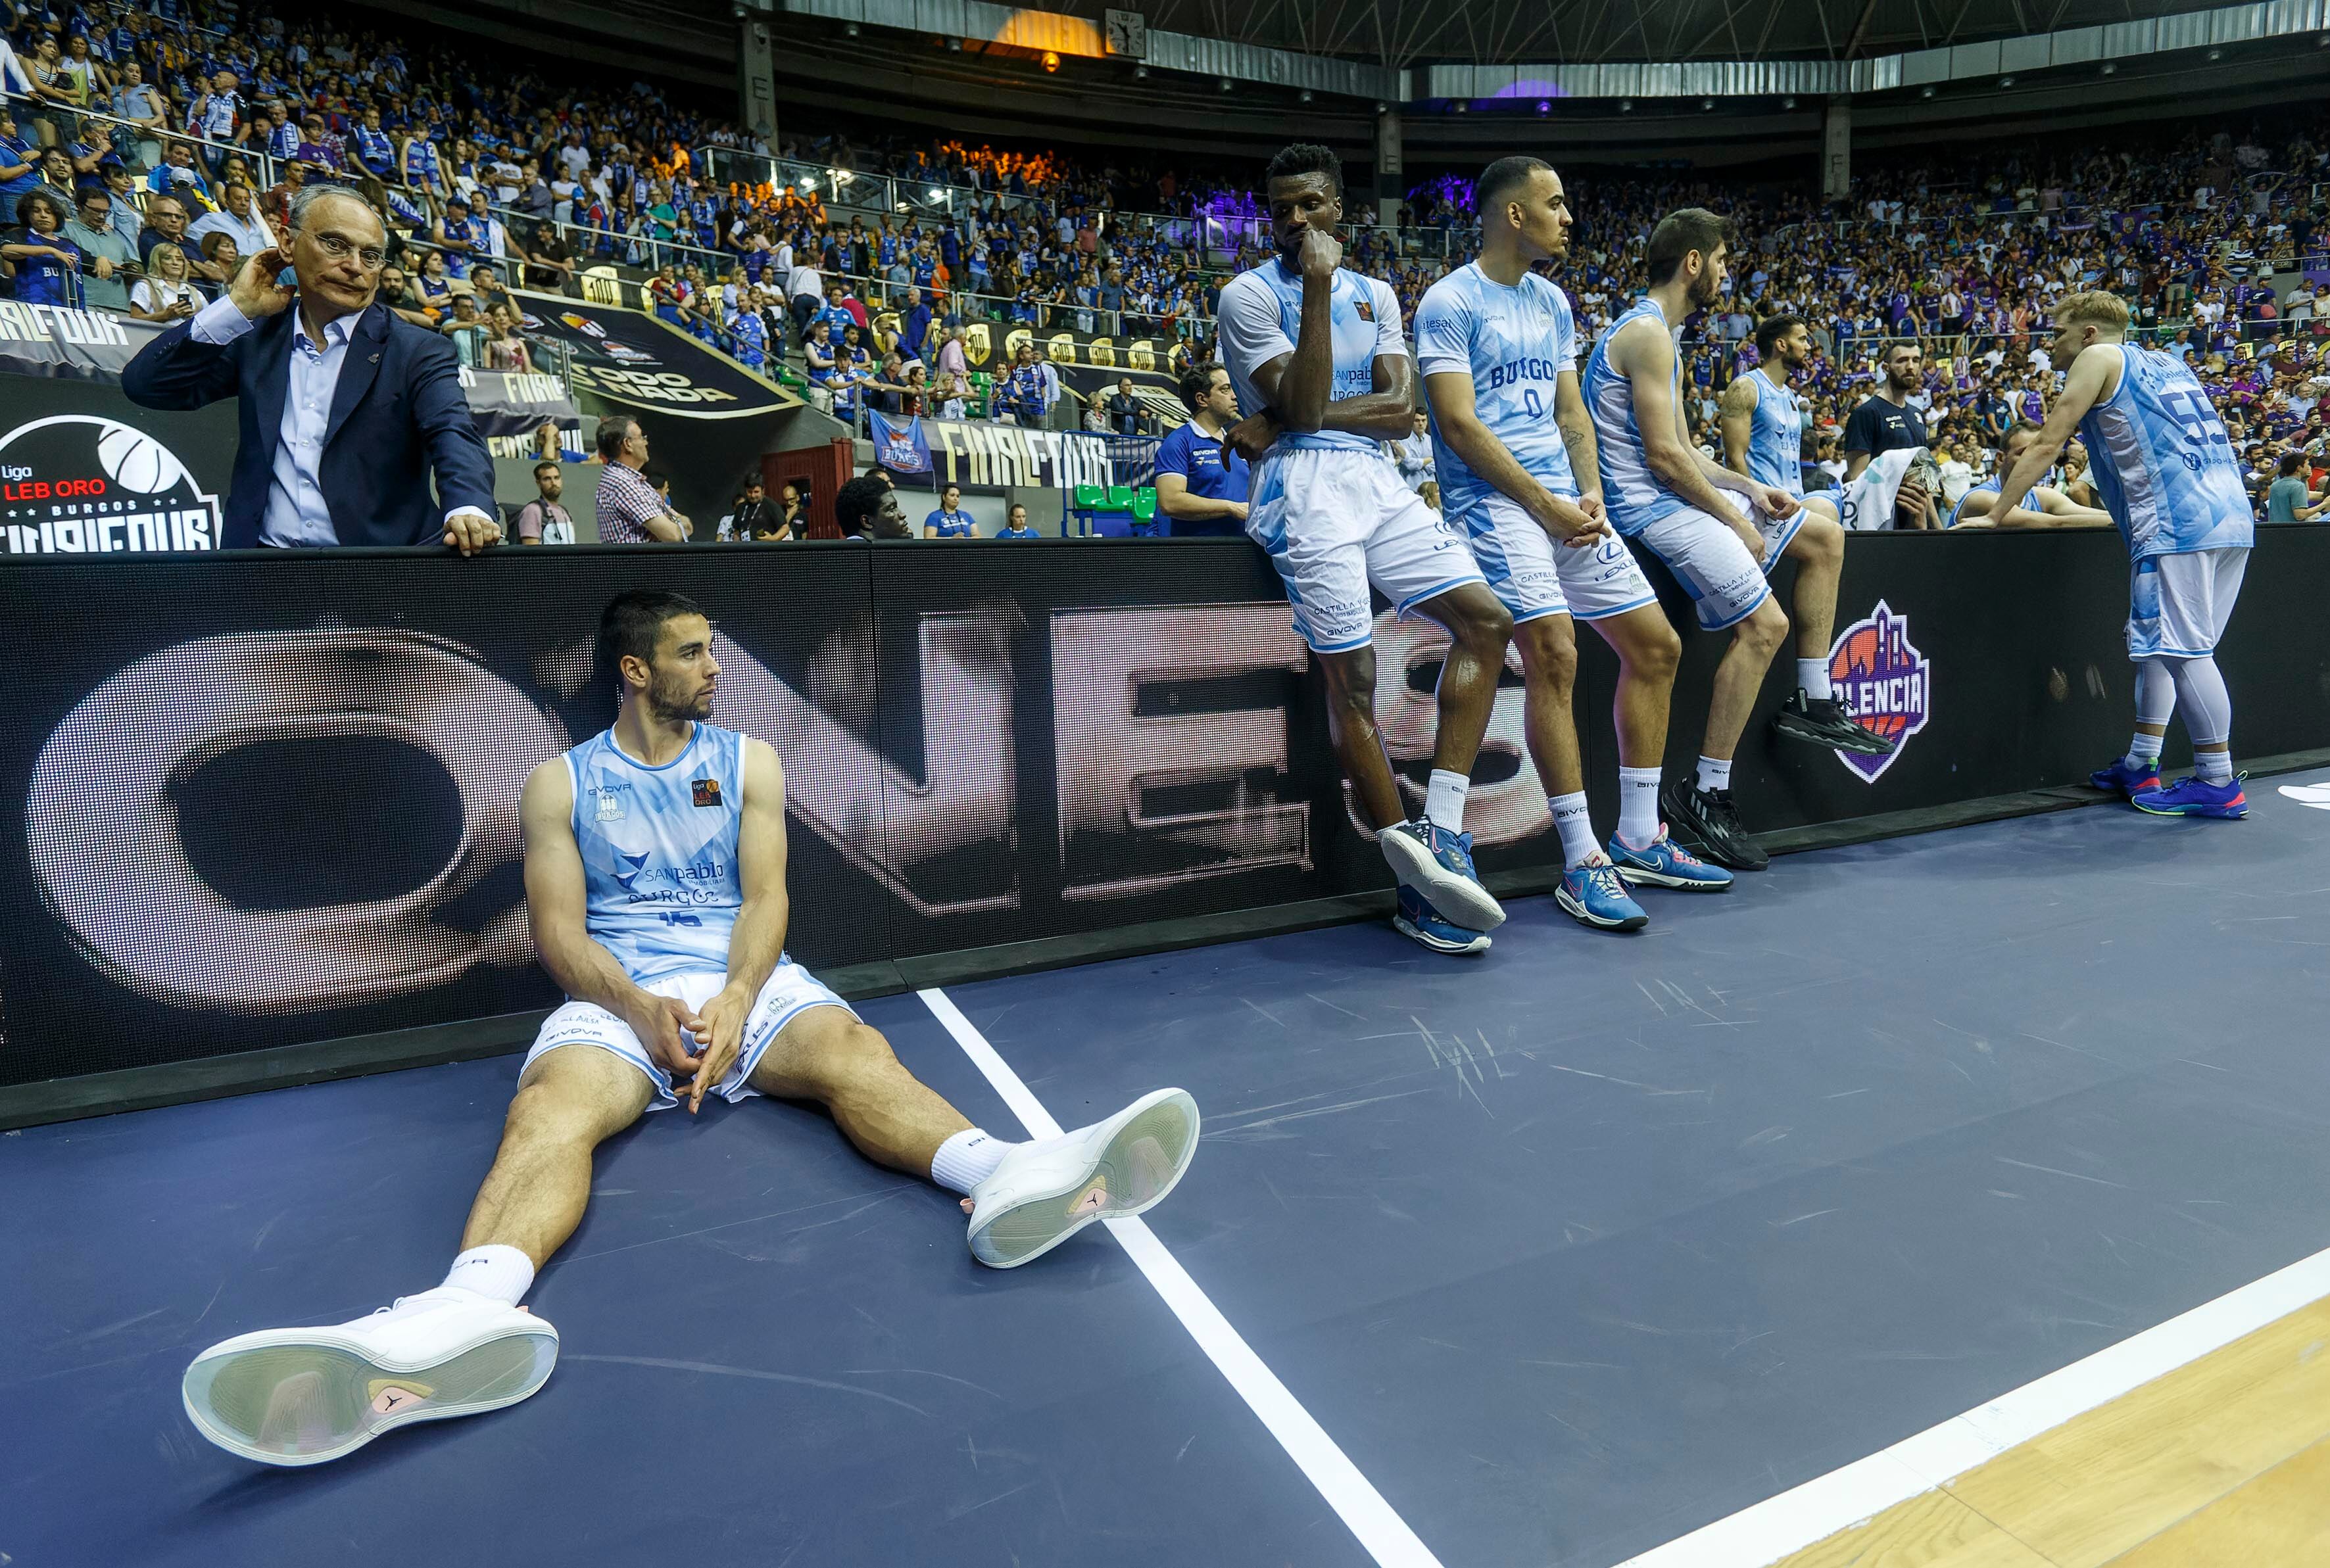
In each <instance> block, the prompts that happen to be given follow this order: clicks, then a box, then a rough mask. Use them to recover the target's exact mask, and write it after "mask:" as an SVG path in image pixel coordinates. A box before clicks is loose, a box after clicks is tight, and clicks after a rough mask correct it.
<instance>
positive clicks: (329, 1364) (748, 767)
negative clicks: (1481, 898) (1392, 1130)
mask: <svg viewBox="0 0 2330 1568" xmlns="http://www.w3.org/2000/svg"><path fill="white" fill-rule="evenodd" d="M712 641H713V636H712V623H711V622H710V621H708V620H706V619H705V618H704V613H703V611H702V610H700V609H697V608H696V606H695V605H694V604H693V603H691V602H690V601H688V600H686V599H684V598H682V597H681V596H680V595H678V594H676V593H662V592H654V591H635V592H631V593H626V594H622V595H620V597H618V598H617V599H616V600H614V601H613V602H612V603H611V604H610V605H608V606H607V608H606V610H605V613H604V614H603V615H602V616H601V618H600V622H599V652H600V655H601V661H602V663H603V664H605V665H607V666H612V669H613V672H614V673H615V674H616V675H617V676H618V678H619V679H620V684H621V687H622V692H623V700H622V707H621V711H620V713H618V714H617V715H616V718H615V723H614V724H613V726H612V727H611V728H610V729H608V730H607V731H606V732H603V733H601V734H599V735H595V736H593V737H592V738H591V739H590V740H588V741H584V742H582V744H581V745H580V746H577V747H575V748H574V749H573V751H568V752H567V753H566V754H565V755H564V756H562V757H554V758H552V759H551V760H549V761H547V762H545V763H543V764H542V765H541V766H540V767H538V768H536V769H535V770H534V772H533V773H532V774H531V775H530V776H529V777H528V778H527V779H526V790H525V793H524V795H523V796H522V798H520V801H519V807H518V811H519V816H520V819H521V820H522V821H523V823H524V824H525V828H526V915H527V920H528V923H529V924H530V926H531V927H532V930H533V933H534V941H535V948H536V949H537V950H538V951H539V952H540V953H541V956H542V966H543V968H545V969H547V970H549V971H550V975H551V978H553V979H554V980H556V981H557V982H558V983H559V985H560V986H561V987H563V988H564V990H565V992H566V995H567V998H568V999H567V1002H566V1005H565V1006H563V1007H560V1008H558V1009H557V1010H556V1011H555V1012H554V1013H552V1014H551V1015H550V1016H549V1017H548V1018H547V1019H545V1021H544V1023H543V1025H542V1029H541V1033H540V1034H538V1035H536V1037H535V1044H534V1049H533V1050H532V1051H531V1052H529V1053H527V1054H526V1065H525V1066H524V1067H523V1068H522V1069H521V1070H520V1071H519V1073H518V1080H517V1094H516V1098H515V1099H514V1100H512V1101H511V1102H510V1108H509V1113H508V1116H507V1119H506V1120H505V1121H504V1122H503V1125H502V1138H501V1148H500V1150H499V1151H498V1152H497V1154H496V1155H495V1157H494V1165H493V1169H492V1170H491V1171H489V1172H488V1174H487V1176H486V1180H485V1185H483V1186H481V1187H480V1188H479V1189H478V1197H477V1202H476V1204H474V1205H473V1206H472V1207H471V1209H470V1210H469V1226H468V1228H467V1229H466V1230H465V1231H464V1232H463V1233H462V1239H461V1251H460V1253H459V1255H458V1256H457V1257H455V1258H454V1260H453V1265H452V1268H451V1270H450V1271H449V1272H448V1273H447V1275H446V1277H445V1281H444V1283H443V1284H441V1285H439V1286H438V1287H436V1288H435V1289H429V1290H423V1291H421V1292H420V1293H419V1294H417V1295H412V1296H407V1297H404V1298H403V1299H400V1300H398V1301H397V1302H396V1303H395V1304H394V1305H393V1306H390V1307H384V1308H381V1309H380V1310H379V1311H378V1312H375V1313H374V1314H373V1315H372V1316H371V1317H369V1318H356V1319H355V1321H353V1322H349V1323H342V1324H336V1325H332V1326H328V1327H313V1328H268V1329H261V1330H260V1331H259V1332H257V1333H254V1334H244V1335H240V1336H238V1337H235V1338H232V1339H229V1340H226V1341H224V1342H223V1343H222V1344H218V1345H213V1346H211V1347H210V1348H209V1349H208V1350H205V1351H204V1352H203V1353H202V1355H199V1356H196V1357H195V1358H194V1365H192V1366H190V1367H188V1368H187V1370H186V1374H185V1383H184V1393H183V1397H184V1401H185V1409H186V1413H187V1414H188V1415H189V1416H190V1417H192V1418H193V1420H194V1425H195V1427H196V1428H197V1429H198V1430H199V1431H201V1432H202V1434H203V1435H204V1437H206V1438H208V1439H210V1440H212V1441H213V1442H214V1443H216V1444H218V1445H219V1446H220V1447H221V1448H223V1449H226V1450H230V1451H231V1452H233V1453H237V1454H241V1455H242V1456H243V1457H244V1458H245V1459H256V1460H259V1461H260V1463H262V1464H275V1465H312V1464H318V1463H321V1462H322V1461H324V1460H326V1459H337V1458H338V1457H340V1456H341V1455H342V1454H346V1453H348V1452H350V1451H352V1450H355V1449H357V1448H359V1447H361V1446H363V1445H364V1444H365V1443H366V1442H369V1441H370V1440H372V1439H373V1438H374V1437H377V1436H378V1435H380V1434H381V1433H382V1432H384V1431H391V1430H393V1429H394V1428H396V1427H400V1426H404V1425H407V1424H409V1423H411V1422H422V1421H437V1420H440V1419H442V1418H444V1417H447V1416H458V1415H471V1414H475V1413H477V1412H480V1411H488V1410H495V1409H498V1408H499V1407H501V1406H503V1405H507V1404H514V1403H516V1402H517V1401H519V1400H522V1399H525V1398H526V1397H527V1396H528V1395H530V1394H532V1393H534V1392H535V1390H536V1389H539V1388H540V1387H541V1386H542V1384H543V1383H544V1381H545V1379H547V1378H548V1377H549V1376H550V1374H551V1369H552V1367H553V1365H554V1364H555V1363H556V1361H557V1358H558V1331H557V1330H556V1329H555V1328H553V1327H551V1326H550V1325H549V1324H548V1323H546V1322H545V1321H544V1320H543V1319H542V1318H539V1317H537V1316H535V1314H533V1313H532V1312H529V1311H527V1310H526V1308H522V1307H520V1306H519V1305H518V1300H519V1299H520V1298H521V1297H523V1296H524V1295H525V1294H526V1290H527V1289H528V1288H529V1287H530V1286H531V1285H532V1284H533V1282H534V1275H535V1270H536V1269H538V1268H539V1267H541V1266H542V1265H543V1264H544V1263H545V1262H547V1261H549V1259H550V1256H551V1254H552V1253H553V1252H556V1251H557V1250H558V1249H559V1247H560V1246H561V1245H563V1244H564V1242H565V1241H566V1239H567V1237H568V1236H570V1235H572V1234H573V1232H574V1227H575V1226H576V1225H577V1224H578V1223H581V1221H582V1209H583V1205H584V1204H586V1203H587V1202H588V1201H589V1199H590V1195H591V1163H592V1150H593V1149H594V1148H596V1146H597V1145H598V1144H599V1143H600V1142H601V1141H602V1140H603V1139H605V1138H610V1137H611V1136H612V1135H613V1134H615V1133H616V1132H619V1131H620V1130H621V1129H624V1128H626V1127H628V1126H630V1124H631V1123H632V1122H634V1121H636V1120H638V1119H639V1116H640V1115H641V1114H642V1113H643V1112H647V1111H650V1110H668V1109H669V1108H671V1107H672V1106H674V1105H676V1104H677V1103H678V1102H679V1101H680V1100H683V1099H685V1100H687V1105H688V1110H689V1111H690V1112H691V1113H693V1112H694V1111H696V1110H697V1109H698V1108H699V1107H700V1106H702V1104H703V1103H704V1100H705V1097H706V1093H707V1092H708V1093H710V1094H712V1095H714V1096H715V1097H717V1098H718V1099H721V1100H728V1101H731V1102H732V1103H733V1102H735V1101H740V1100H747V1099H752V1098H757V1097H758V1096H761V1095H764V1094H766V1095H777V1096H781V1097H783V1098H785V1099H790V1100H812V1101H815V1102H816V1103H818V1104H819V1105H822V1106H823V1107H825V1108H826V1110H829V1112H831V1114H832V1116H833V1119H834V1122H835V1124H836V1125H837V1126H838V1128H839V1129H841V1132H842V1134H843V1136H844V1137H846V1138H848V1139H849V1141H850V1142H851V1143H853V1144H855V1145H856V1146H857V1150H858V1152H859V1153H861V1154H863V1155H865V1156H866V1157H867V1158H869V1159H872V1160H875V1161H876V1162H878V1163H880V1164H882V1165H886V1166H888V1167H891V1168H892V1169H894V1170H901V1171H905V1172H906V1173H908V1174H909V1175H912V1176H927V1177H929V1178H930V1179H931V1180H932V1181H933V1182H936V1183H938V1184H939V1185H942V1186H945V1187H949V1188H952V1190H954V1191H956V1192H958V1193H961V1194H964V1195H965V1197H964V1200H963V1204H962V1206H963V1207H964V1208H965V1209H967V1210H969V1211H971V1235H970V1241H971V1255H972V1256H973V1257H975V1258H977V1259H978V1260H979V1261H980V1262H982V1263H985V1264H988V1265H990V1267H995V1268H1010V1267H1012V1266H1014V1265H1016V1264H1018V1263H1024V1262H1027V1261H1029V1260H1030V1259H1033V1258H1036V1257H1038V1256H1040V1255H1041V1254H1043V1253H1044V1252H1047V1251H1049V1250H1050V1249H1051V1248H1052V1247H1054V1246H1055V1245H1056V1244H1058V1243H1059V1242H1062V1241H1064V1240H1066V1238H1067V1237H1068V1236H1070V1235H1072V1234H1073V1233H1075V1231H1076V1230H1078V1229H1079V1228H1081V1227H1082V1226H1084V1225H1086V1224H1089V1223H1092V1222H1093V1221H1094V1220H1095V1219H1104V1218H1107V1217H1108V1216H1110V1215H1112V1214H1132V1213H1137V1212H1139V1211H1140V1210H1141V1209H1143V1208H1146V1207H1148V1206H1149V1205H1150V1204H1154V1203H1155V1202H1157V1201H1158V1200H1159V1199H1160V1198H1161V1197H1163V1196H1164V1195H1165V1194H1166V1193H1167V1192H1168V1191H1169V1190H1170V1189H1171V1187H1172V1185H1173V1184H1174V1183H1175V1182H1177V1181H1179V1179H1180V1176H1181V1173H1182V1171H1184V1170H1186V1169H1187V1168H1188V1167H1189V1157H1190V1155H1191V1153H1193V1152H1194V1150H1195V1148H1196V1146H1197V1136H1198V1110H1197V1107H1196V1106H1195V1105H1194V1104H1193V1103H1191V1101H1190V1100H1189V1096H1188V1095H1187V1094H1184V1093H1183V1092H1182V1091H1179V1090H1178V1089H1161V1090H1157V1091H1152V1092H1151V1093H1149V1094H1146V1095H1143V1096H1142V1097H1141V1098H1140V1099H1139V1100H1134V1101H1133V1102H1132V1104H1131V1105H1130V1106H1128V1107H1126V1108H1125V1109H1124V1110H1121V1111H1119V1112H1118V1113H1117V1114H1116V1115H1114V1116H1113V1117H1110V1118H1109V1119H1107V1120H1105V1121H1101V1122H1096V1123H1094V1125H1093V1126H1091V1127H1088V1128H1084V1129H1081V1130H1079V1131H1076V1132H1071V1133H1067V1134H1066V1135H1064V1136H1062V1137H1059V1138H1040V1139H1037V1141H1035V1142H1033V1143H1007V1142H1004V1141H1002V1140H1000V1139H998V1138H990V1137H989V1136H988V1135H987V1134H985V1133H983V1132H981V1131H980V1130H979V1129H976V1128H974V1127H972V1126H971V1123H970V1122H968V1121H967V1120H965V1119H963V1117H962V1116H961V1114H960V1113H959V1112H957V1111H956V1110H955V1109H954V1108H953V1107H952V1106H951V1105H949V1104H948V1103H947V1102H946V1101H945V1100H942V1099H940V1098H939V1097H938V1096H937V1095H936V1094H934V1093H933V1092H932V1091H930V1090H929V1089H927V1088H925V1087H924V1086H923V1084H922V1083H921V1082H917V1081H916V1080H915V1078H914V1075H913V1074H911V1073H909V1072H907V1071H906V1069H905V1067H904V1066H903V1065H901V1064H900V1063H899V1061H898V1059H897V1057H895V1055H893V1054H892V1053H891V1051H890V1046H889V1044H888V1042H886V1041H885V1040H884V1039H883V1038H882V1036H881V1035H880V1034H877V1033H876V1032H875V1031H874V1030H873V1029H870V1028H868V1027H867V1025H865V1024H864V1023H863V1022H862V1021H861V1020H860V1019H859V1018H858V1016H857V1014H856V1013H855V1012H853V1011H851V1009H850V1007H849V1005H848V1003H846V1002H844V1001H843V1000H842V999H841V998H840V997H837V996H835V995H834V994H833V993H832V992H831V991H829V990H827V989H826V988H825V987H823V986H821V985H819V983H818V982H817V980H816V979H815V978H813V977H812V976H810V974H809V972H808V971H807V970H805V969H803V968H801V967H800V965H799V964H796V963H794V962H793V961H792V960H791V959H789V958H787V957H786V956H785V950H784V943H785V932H786V930H787V928H788V927H789V926H790V924H791V913H792V911H791V903H790V902H789V901H788V899H787V897H786V893H785V801H784V789H785V779H784V770H783V769H782V768H781V767H780V766H779V765H778V762H777V754H776V752H775V751H772V750H771V749H770V747H769V745H768V743H767V742H765V741H756V740H753V739H750V738H749V737H746V736H744V735H740V734H738V733H737V732H735V731H734V730H724V729H721V728H719V727H718V726H716V725H714V724H708V723H705V722H704V721H705V719H706V717H707V716H708V714H709V713H710V712H711V707H712V698H713V694H714V690H715V681H716V679H717V677H718V675H719V674H720V666H719V664H718V662H717V661H716V660H715V658H714V657H713V652H712ZM713 1179H718V1180H725V1181H749V1180H752V1179H753V1175H752V1173H751V1172H750V1171H749V1170H732V1171H728V1172H725V1173H724V1174H719V1175H717V1176H715V1177H714V1178H713ZM327 1299H328V1298H327ZM682 1331H683V1332H686V1331H687V1328H686V1327H683V1329H682ZM767 1331H768V1332H769V1333H771V1334H781V1333H782V1332H784V1329H783V1327H782V1326H781V1324H780V1323H778V1322H777V1321H775V1320H774V1319H772V1320H771V1321H770V1323H769V1324H768V1326H767Z"/></svg>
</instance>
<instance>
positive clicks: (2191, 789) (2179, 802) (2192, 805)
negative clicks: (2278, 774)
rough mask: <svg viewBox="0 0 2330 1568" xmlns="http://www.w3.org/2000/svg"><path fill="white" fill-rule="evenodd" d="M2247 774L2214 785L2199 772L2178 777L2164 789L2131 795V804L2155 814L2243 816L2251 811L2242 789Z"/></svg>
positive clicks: (2165, 815) (2237, 774) (2147, 790)
mask: <svg viewBox="0 0 2330 1568" xmlns="http://www.w3.org/2000/svg"><path fill="white" fill-rule="evenodd" d="M2245 777H2247V775H2245V774H2240V773H2236V774H2234V775H2233V780H2232V782H2231V783H2230V784H2212V783H2210V782H2209V781H2208V780H2207V779H2202V778H2201V777H2199V776H2198V775H2195V776H2193V778H2190V779H2178V780H2176V782H2175V783H2174V784H2171V785H2169V786H2168V788H2166V789H2146V790H2143V791H2141V792H2140V793H2138V794H2135V795H2131V796H2129V797H2128V803H2129V804H2130V805H2132V806H2134V807H2135V808H2136V809H2137V810H2138V811H2149V812H2150V813H2152V815H2154V816H2155V817H2231V818H2239V817H2247V816H2248V815H2249V797H2248V796H2247V795H2245V794H2243V793H2242V792H2241V780H2242V779H2244V778H2245Z"/></svg>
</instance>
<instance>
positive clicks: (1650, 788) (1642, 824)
mask: <svg viewBox="0 0 2330 1568" xmlns="http://www.w3.org/2000/svg"><path fill="white" fill-rule="evenodd" d="M1618 836H1619V837H1620V838H1622V839H1624V840H1625V842H1626V843H1628V844H1630V845H1634V847H1635V848H1636V849H1648V848H1649V847H1650V846H1651V844H1652V841H1653V840H1654V839H1656V838H1657V837H1658V836H1659V770H1657V769H1656V768H1621V769H1619V770H1618Z"/></svg>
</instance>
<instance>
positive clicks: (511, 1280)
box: [440, 1242, 534, 1307]
mask: <svg viewBox="0 0 2330 1568" xmlns="http://www.w3.org/2000/svg"><path fill="white" fill-rule="evenodd" d="M533 1286H534V1260H533V1259H532V1258H529V1257H527V1256H526V1254H525V1253H524V1252H519V1251H518V1250H517V1249H516V1247H505V1246H502V1245H501V1244H499V1243H498V1242H488V1244H487V1245H485V1246H482V1247H472V1248H470V1249H469V1251H468V1252H464V1253H462V1254H461V1255H460V1256H459V1257H458V1258H456V1259H454V1260H453V1266H452V1268H450V1269H449V1270H446V1273H445V1283H444V1284H443V1285H442V1286H440V1289H449V1290H474V1291H476V1292H477V1293H478V1295H480V1296H488V1297H491V1298H492V1299H494V1300H497V1301H499V1302H501V1303H502V1304H503V1305H505V1306H508V1307H515V1306H516V1305H517V1304H518V1302H519V1300H520V1299H522V1298H524V1296H525V1295H526V1291H527V1290H529V1289H533Z"/></svg>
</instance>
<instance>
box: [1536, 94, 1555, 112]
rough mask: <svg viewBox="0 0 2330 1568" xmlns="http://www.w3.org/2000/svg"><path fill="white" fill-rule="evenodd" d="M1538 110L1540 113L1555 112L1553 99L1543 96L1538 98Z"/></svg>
mask: <svg viewBox="0 0 2330 1568" xmlns="http://www.w3.org/2000/svg"><path fill="white" fill-rule="evenodd" d="M1537 112H1538V113H1539V114H1551V113H1552V112H1553V104H1552V102H1551V100H1549V99H1542V98H1541V99H1538V100H1537Z"/></svg>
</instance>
